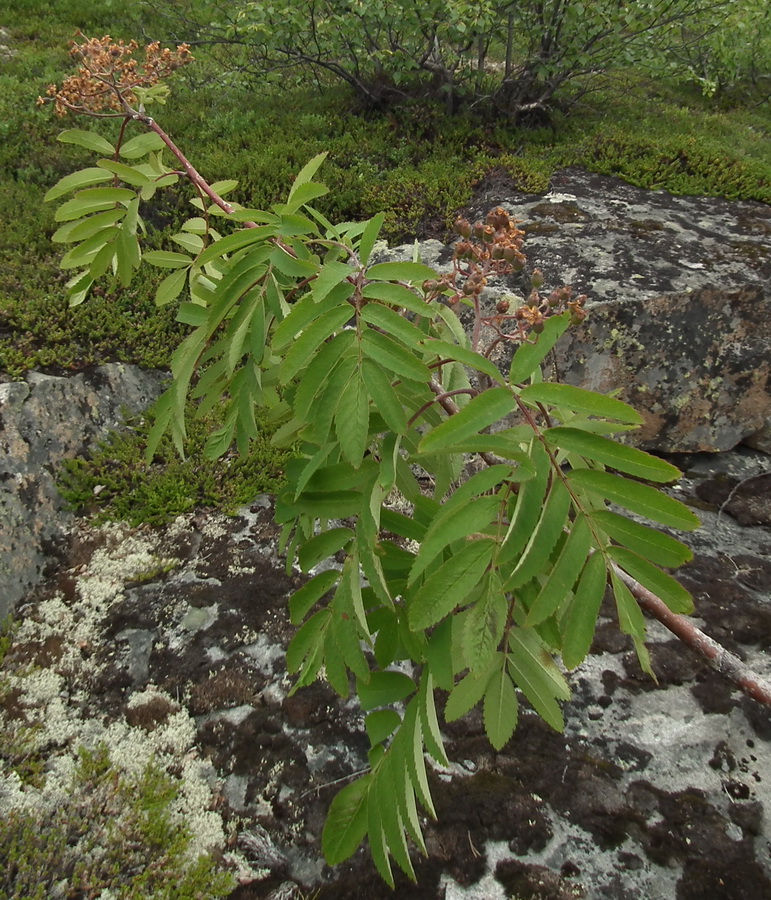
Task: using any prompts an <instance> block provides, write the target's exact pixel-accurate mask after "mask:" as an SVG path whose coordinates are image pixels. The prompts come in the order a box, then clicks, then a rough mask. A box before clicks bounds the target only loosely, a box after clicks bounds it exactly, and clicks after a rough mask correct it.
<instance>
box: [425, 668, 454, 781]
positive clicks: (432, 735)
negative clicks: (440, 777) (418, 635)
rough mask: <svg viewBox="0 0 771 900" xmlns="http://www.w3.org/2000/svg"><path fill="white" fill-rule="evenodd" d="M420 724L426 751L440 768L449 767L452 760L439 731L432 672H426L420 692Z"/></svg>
mask: <svg viewBox="0 0 771 900" xmlns="http://www.w3.org/2000/svg"><path fill="white" fill-rule="evenodd" d="M418 703H419V710H418V712H419V715H420V724H421V728H422V731H423V740H424V741H425V745H426V749H427V750H428V752H429V753H430V754H431V756H433V758H434V759H435V760H436V761H437V762H438V763H439V765H440V766H449V765H450V760H449V759H447V754H446V753H445V752H444V744H443V742H442V735H441V732H440V731H439V720H438V719H437V716H436V706H435V705H434V681H433V678H432V677H431V672H430V671H428V670H427V669H426V670H424V672H423V676H422V678H421V679H420V687H419V690H418Z"/></svg>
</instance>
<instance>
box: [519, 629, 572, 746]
mask: <svg viewBox="0 0 771 900" xmlns="http://www.w3.org/2000/svg"><path fill="white" fill-rule="evenodd" d="M509 647H510V648H511V653H510V654H509V657H508V664H509V671H510V673H511V677H512V678H513V679H514V681H515V683H516V684H517V686H518V687H519V688H520V690H521V691H522V693H523V694H524V695H525V696H526V697H527V699H528V700H529V701H530V703H531V704H532V705H533V709H534V710H535V711H536V712H537V713H538V715H539V716H541V718H542V719H543V720H544V721H545V722H547V723H548V724H549V725H551V727H552V728H553V729H554V730H555V731H562V729H563V728H564V727H565V723H564V721H563V719H562V710H561V709H560V708H559V704H558V703H557V700H568V699H570V688H569V687H568V685H567V682H566V681H565V679H564V678H563V677H562V675H561V674H560V671H559V669H558V668H557V667H556V665H555V664H554V660H553V659H552V658H551V656H550V655H549V653H548V652H547V651H546V649H545V648H544V646H543V644H542V643H541V641H540V640H539V638H538V637H537V636H536V634H535V632H534V631H533V630H532V629H531V628H512V630H511V631H510V633H509Z"/></svg>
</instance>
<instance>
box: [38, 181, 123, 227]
mask: <svg viewBox="0 0 771 900" xmlns="http://www.w3.org/2000/svg"><path fill="white" fill-rule="evenodd" d="M119 190H120V188H94V189H93V190H88V191H78V193H77V194H75V196H74V197H73V199H72V200H68V201H67V202H66V203H62V205H61V206H60V207H59V208H58V209H57V210H56V213H55V214H54V220H55V221H57V222H70V221H72V220H73V219H82V218H83V217H84V216H90V215H91V213H96V212H105V211H106V210H108V209H113V207H114V206H115V203H116V200H115V199H114V197H115V195H114V194H113V193H112V192H113V191H119ZM103 191H104V192H106V193H102V192H103ZM127 193H130V194H131V195H132V197H133V196H135V195H134V194H133V192H131V191H129V192H127ZM82 195H86V196H82Z"/></svg>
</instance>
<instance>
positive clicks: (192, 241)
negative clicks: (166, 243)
mask: <svg viewBox="0 0 771 900" xmlns="http://www.w3.org/2000/svg"><path fill="white" fill-rule="evenodd" d="M171 239H172V241H174V243H175V244H178V245H179V246H180V247H181V248H182V249H183V250H187V252H188V253H192V254H193V255H197V254H198V253H200V252H201V251H202V250H203V238H202V237H201V236H200V235H197V234H189V233H188V232H185V231H182V232H180V233H179V234H172V236H171Z"/></svg>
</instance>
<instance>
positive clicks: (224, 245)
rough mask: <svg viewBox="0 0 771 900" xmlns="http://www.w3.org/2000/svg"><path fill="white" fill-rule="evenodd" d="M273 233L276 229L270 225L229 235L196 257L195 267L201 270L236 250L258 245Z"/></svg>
mask: <svg viewBox="0 0 771 900" xmlns="http://www.w3.org/2000/svg"><path fill="white" fill-rule="evenodd" d="M275 233H276V229H275V228H274V227H273V226H272V225H259V226H257V228H245V229H243V230H242V231H236V232H235V233H234V234H229V235H228V236H227V237H224V238H220V240H218V241H215V242H214V243H213V244H210V245H209V246H208V247H207V248H206V249H205V250H204V251H203V253H201V255H200V256H199V257H198V259H197V260H196V265H198V266H200V267H201V268H203V266H205V265H207V263H210V262H212V260H215V259H219V258H220V257H222V256H225V254H226V253H234V252H235V251H236V250H243V248H244V247H249V246H251V245H252V244H258V243H260V242H261V241H263V240H265V238H267V237H271V236H272V235H274V234H275Z"/></svg>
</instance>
